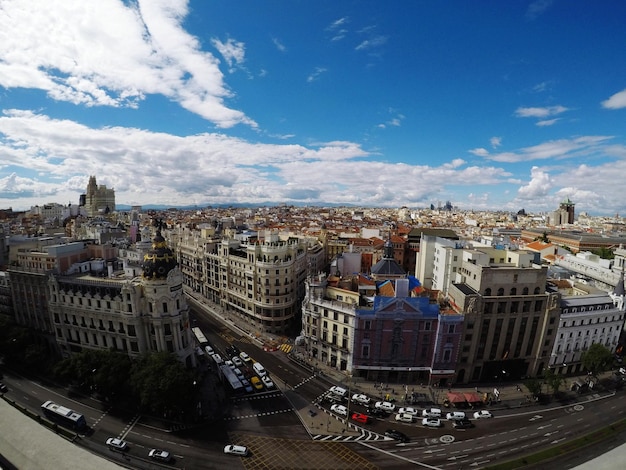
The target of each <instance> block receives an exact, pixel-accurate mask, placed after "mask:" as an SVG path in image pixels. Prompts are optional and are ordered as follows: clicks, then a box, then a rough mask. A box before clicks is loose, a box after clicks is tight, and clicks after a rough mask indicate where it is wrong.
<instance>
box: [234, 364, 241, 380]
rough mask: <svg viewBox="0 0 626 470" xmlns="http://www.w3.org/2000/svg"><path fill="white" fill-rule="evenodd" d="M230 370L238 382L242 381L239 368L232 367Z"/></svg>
mask: <svg viewBox="0 0 626 470" xmlns="http://www.w3.org/2000/svg"><path fill="white" fill-rule="evenodd" d="M232 370H233V372H234V373H235V375H236V376H237V378H238V379H239V380H241V379H243V372H241V369H240V368H239V367H233V369H232Z"/></svg>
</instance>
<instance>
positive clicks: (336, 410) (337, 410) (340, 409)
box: [330, 404, 348, 416]
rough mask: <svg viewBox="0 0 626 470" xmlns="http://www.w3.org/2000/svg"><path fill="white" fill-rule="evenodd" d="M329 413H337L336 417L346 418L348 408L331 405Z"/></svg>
mask: <svg viewBox="0 0 626 470" xmlns="http://www.w3.org/2000/svg"><path fill="white" fill-rule="evenodd" d="M330 411H332V412H334V413H337V414H338V415H341V416H348V408H346V407H345V406H343V405H337V404H334V405H331V407H330Z"/></svg>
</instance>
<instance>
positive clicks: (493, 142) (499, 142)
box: [489, 137, 502, 149]
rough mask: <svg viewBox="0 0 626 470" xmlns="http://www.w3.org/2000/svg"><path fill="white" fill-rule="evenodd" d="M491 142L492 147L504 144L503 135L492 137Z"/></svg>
mask: <svg viewBox="0 0 626 470" xmlns="http://www.w3.org/2000/svg"><path fill="white" fill-rule="evenodd" d="M489 143H490V144H491V147H492V148H494V149H496V148H498V147H500V146H501V145H502V137H492V138H491V139H489Z"/></svg>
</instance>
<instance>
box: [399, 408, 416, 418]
mask: <svg viewBox="0 0 626 470" xmlns="http://www.w3.org/2000/svg"><path fill="white" fill-rule="evenodd" d="M398 413H400V414H407V415H411V416H417V415H418V414H419V411H418V410H416V409H415V408H411V407H410V406H409V407H406V408H400V409H399V410H398Z"/></svg>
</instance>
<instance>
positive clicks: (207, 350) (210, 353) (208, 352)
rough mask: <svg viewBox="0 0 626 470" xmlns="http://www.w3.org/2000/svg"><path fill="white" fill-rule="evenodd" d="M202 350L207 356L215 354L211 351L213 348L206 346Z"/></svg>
mask: <svg viewBox="0 0 626 470" xmlns="http://www.w3.org/2000/svg"><path fill="white" fill-rule="evenodd" d="M204 350H205V351H206V353H207V354H208V355H209V356H212V355H213V354H215V351H214V350H213V348H212V347H211V346H209V345H208V344H207V345H206V346H205V347H204Z"/></svg>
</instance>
